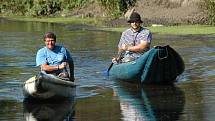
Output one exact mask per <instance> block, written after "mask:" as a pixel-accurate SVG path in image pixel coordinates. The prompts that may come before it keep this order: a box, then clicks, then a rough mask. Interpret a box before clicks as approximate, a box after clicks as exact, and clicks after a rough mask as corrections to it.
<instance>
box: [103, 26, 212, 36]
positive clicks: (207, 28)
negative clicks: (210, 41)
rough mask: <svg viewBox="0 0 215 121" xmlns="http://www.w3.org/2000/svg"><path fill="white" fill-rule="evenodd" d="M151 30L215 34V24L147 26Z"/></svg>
mask: <svg viewBox="0 0 215 121" xmlns="http://www.w3.org/2000/svg"><path fill="white" fill-rule="evenodd" d="M146 28H148V29H150V30H151V32H152V33H158V34H178V35H188V34H215V26H209V25H181V26H159V27H146ZM126 29H127V28H126V27H121V28H104V30H107V31H117V32H122V31H124V30H126Z"/></svg>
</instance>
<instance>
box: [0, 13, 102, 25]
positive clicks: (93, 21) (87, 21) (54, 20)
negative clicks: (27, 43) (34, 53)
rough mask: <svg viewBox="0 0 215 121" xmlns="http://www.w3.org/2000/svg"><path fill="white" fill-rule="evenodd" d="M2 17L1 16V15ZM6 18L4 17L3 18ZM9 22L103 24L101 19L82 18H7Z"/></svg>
mask: <svg viewBox="0 0 215 121" xmlns="http://www.w3.org/2000/svg"><path fill="white" fill-rule="evenodd" d="M0 16H1V15H0ZM2 17H4V16H2ZM5 18H7V19H9V20H17V21H36V22H50V23H63V24H86V25H96V24H101V22H100V19H96V18H81V17H52V18H51V17H40V18H35V17H23V16H6V17H5Z"/></svg>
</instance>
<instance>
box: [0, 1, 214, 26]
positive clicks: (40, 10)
mask: <svg viewBox="0 0 215 121" xmlns="http://www.w3.org/2000/svg"><path fill="white" fill-rule="evenodd" d="M136 1H137V0H0V14H7V15H10V14H12V15H24V16H34V17H40V16H58V15H60V14H61V13H68V12H70V11H72V10H73V9H76V8H79V7H83V6H85V5H88V4H91V3H92V2H97V3H99V5H101V6H102V7H104V8H105V10H106V12H107V13H108V15H109V16H110V17H113V18H118V17H120V16H121V15H122V14H124V13H125V12H126V11H127V10H128V9H129V8H130V7H133V6H134V5H135V3H136ZM160 1H162V0H160ZM201 1H202V4H201V7H202V8H203V9H204V10H206V12H207V14H208V20H209V24H213V25H215V0H201Z"/></svg>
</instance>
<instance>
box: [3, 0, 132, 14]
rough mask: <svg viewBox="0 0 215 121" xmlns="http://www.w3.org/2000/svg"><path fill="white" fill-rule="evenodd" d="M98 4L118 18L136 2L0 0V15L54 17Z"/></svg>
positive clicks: (111, 0) (123, 0)
mask: <svg viewBox="0 0 215 121" xmlns="http://www.w3.org/2000/svg"><path fill="white" fill-rule="evenodd" d="M92 1H93V2H98V3H100V4H101V5H102V6H103V7H104V8H105V9H106V10H107V12H108V14H109V15H110V16H113V17H119V16H120V15H121V14H122V13H124V12H125V11H126V10H128V8H129V7H130V6H134V4H135V2H136V0H0V13H3V14H13V15H25V16H36V17H37V16H54V15H55V14H58V13H60V12H62V11H68V12H69V11H71V10H73V9H74V8H78V7H83V6H84V5H86V4H89V3H90V2H92Z"/></svg>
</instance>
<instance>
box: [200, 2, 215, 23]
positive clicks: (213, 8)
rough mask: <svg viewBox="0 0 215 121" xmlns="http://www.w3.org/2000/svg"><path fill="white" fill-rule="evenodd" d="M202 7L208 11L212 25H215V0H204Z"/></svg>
mask: <svg viewBox="0 0 215 121" xmlns="http://www.w3.org/2000/svg"><path fill="white" fill-rule="evenodd" d="M201 7H203V9H205V10H207V14H208V18H209V22H210V24H212V25H215V0H204V1H203V5H202V6H201Z"/></svg>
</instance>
